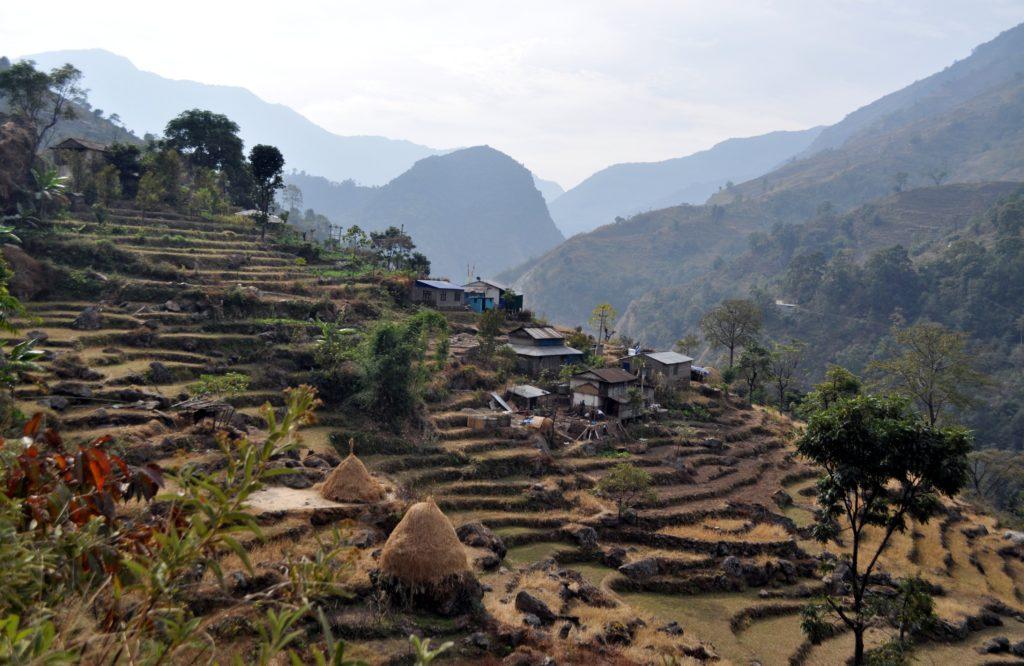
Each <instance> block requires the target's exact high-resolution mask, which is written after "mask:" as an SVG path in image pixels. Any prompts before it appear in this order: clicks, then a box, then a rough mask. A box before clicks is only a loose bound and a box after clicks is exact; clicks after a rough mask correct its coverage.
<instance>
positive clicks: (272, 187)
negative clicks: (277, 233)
mask: <svg viewBox="0 0 1024 666" xmlns="http://www.w3.org/2000/svg"><path fill="white" fill-rule="evenodd" d="M283 170H284V156H283V155H281V151H280V150H278V149H277V148H275V147H274V146H267V145H264V144H262V143H261V144H257V145H255V146H253V147H252V150H251V151H249V171H250V173H251V174H252V181H253V190H252V197H253V200H255V202H256V210H258V211H259V212H260V215H259V221H260V227H261V228H260V238H265V237H266V235H267V224H268V223H269V222H270V206H271V205H272V204H273V203H274V195H275V194H276V193H277V191H278V190H279V189H281V188H282V187H284V180H283V179H282V178H281V172H282V171H283Z"/></svg>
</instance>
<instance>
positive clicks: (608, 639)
mask: <svg viewBox="0 0 1024 666" xmlns="http://www.w3.org/2000/svg"><path fill="white" fill-rule="evenodd" d="M635 635H636V630H635V629H634V630H633V631H630V627H629V625H628V624H626V623H625V622H609V623H608V624H606V625H604V630H603V632H602V633H601V638H602V639H603V640H604V642H605V643H607V644H608V645H630V644H631V643H632V642H633V638H634V637H635Z"/></svg>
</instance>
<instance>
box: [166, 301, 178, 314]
mask: <svg viewBox="0 0 1024 666" xmlns="http://www.w3.org/2000/svg"><path fill="white" fill-rule="evenodd" d="M164 309H165V310H167V311H168V312H181V306H180V305H178V302H177V301H175V300H169V301H167V302H166V303H164Z"/></svg>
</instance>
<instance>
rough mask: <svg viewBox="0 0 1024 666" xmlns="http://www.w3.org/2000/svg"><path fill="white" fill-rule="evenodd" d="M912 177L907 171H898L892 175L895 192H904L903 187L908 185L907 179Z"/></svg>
mask: <svg viewBox="0 0 1024 666" xmlns="http://www.w3.org/2000/svg"><path fill="white" fill-rule="evenodd" d="M909 178H910V174H909V173H907V172H906V171H897V172H896V173H894V174H893V175H892V182H893V186H892V189H893V192H902V191H903V188H904V187H906V186H907V180H908V179H909Z"/></svg>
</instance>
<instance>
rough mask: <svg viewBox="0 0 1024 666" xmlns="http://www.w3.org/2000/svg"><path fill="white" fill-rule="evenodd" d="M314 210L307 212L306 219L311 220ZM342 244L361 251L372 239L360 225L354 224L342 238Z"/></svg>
mask: <svg viewBox="0 0 1024 666" xmlns="http://www.w3.org/2000/svg"><path fill="white" fill-rule="evenodd" d="M312 212H313V209H309V210H307V211H306V218H307V219H309V217H310V215H309V214H310V213H312ZM341 242H342V243H343V244H344V245H345V247H348V248H352V249H354V250H359V249H362V248H364V247H366V246H367V245H369V244H370V237H369V236H368V235H367V234H366V232H365V231H363V230H362V228H361V227H360V226H359V225H358V224H353V225H352V226H351V227H349V228H348V229H346V230H345V235H344V236H342V237H341Z"/></svg>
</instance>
